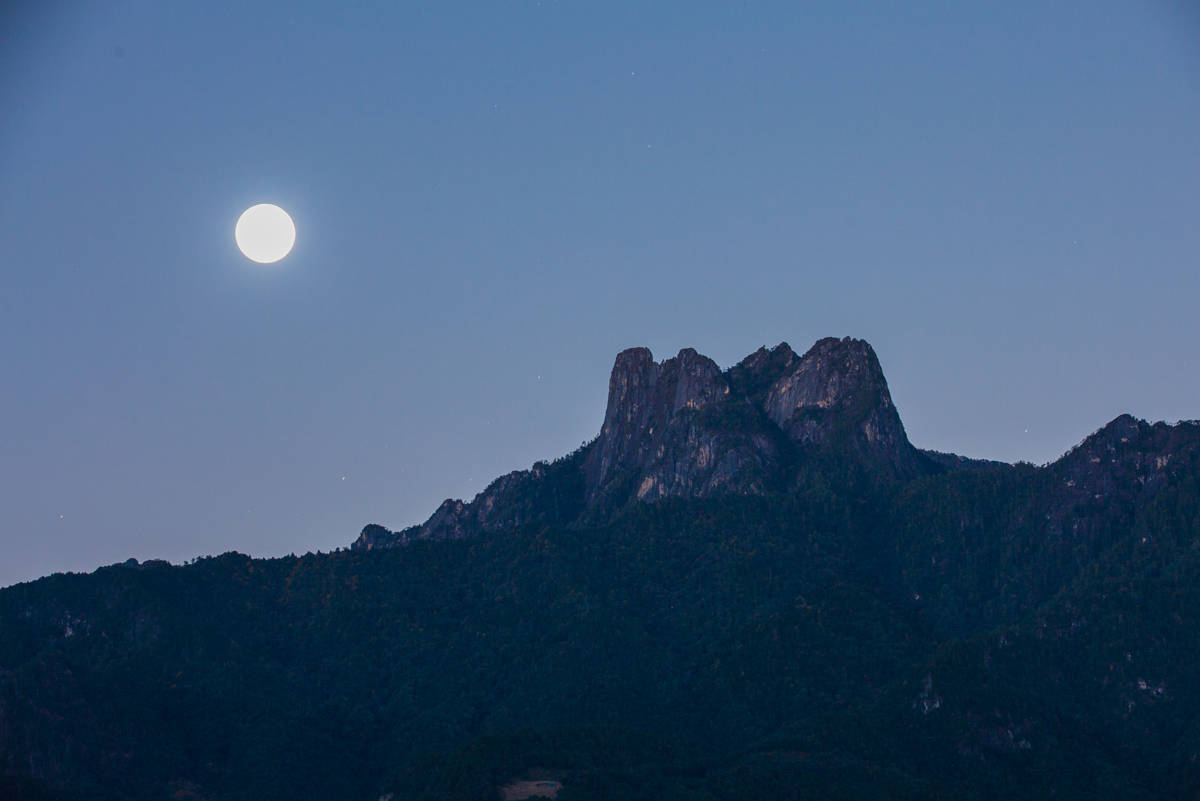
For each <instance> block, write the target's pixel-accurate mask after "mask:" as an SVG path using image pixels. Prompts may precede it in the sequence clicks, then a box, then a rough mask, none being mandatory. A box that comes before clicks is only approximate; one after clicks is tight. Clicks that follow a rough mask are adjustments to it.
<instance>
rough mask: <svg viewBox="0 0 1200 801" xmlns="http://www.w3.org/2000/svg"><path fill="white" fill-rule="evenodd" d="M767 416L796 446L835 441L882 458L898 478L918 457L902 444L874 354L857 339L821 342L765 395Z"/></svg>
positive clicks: (905, 441)
mask: <svg viewBox="0 0 1200 801" xmlns="http://www.w3.org/2000/svg"><path fill="white" fill-rule="evenodd" d="M764 407H765V410H766V413H767V416H768V417H769V418H770V419H771V420H772V421H773V422H774V423H775V424H776V425H777V426H779V427H780V429H782V430H783V431H784V432H785V433H786V434H787V435H788V437H789V438H790V439H792V440H793V441H795V442H797V443H800V444H802V445H813V444H817V445H819V444H823V443H826V442H830V441H831V440H833V439H837V438H839V435H845V436H846V442H845V443H844V444H845V445H847V446H849V447H851V448H853V449H855V450H858V451H860V453H861V454H863V455H865V454H867V453H871V454H873V455H879V456H883V457H884V458H885V459H886V460H887V461H889V462H891V463H892V464H893V465H894V466H895V467H897V468H901V469H902V470H903V471H904V472H911V471H913V470H915V468H916V461H917V459H918V456H917V454H916V451H915V450H914V449H913V448H912V446H911V445H909V443H908V437H907V436H906V435H905V433H904V425H903V424H902V423H901V422H900V415H899V414H898V413H897V412H896V407H895V405H894V404H893V403H892V396H891V393H890V392H889V391H888V386H887V381H886V380H885V379H884V377H883V369H882V368H881V367H880V366H879V359H878V357H877V356H876V355H875V350H874V349H873V348H872V347H871V346H870V345H869V344H867V343H866V342H865V341H863V340H861V339H851V338H850V337H846V338H845V339H835V338H832V337H830V338H827V339H822V340H820V341H819V342H817V343H816V344H815V345H813V346H812V347H811V348H810V349H809V350H808V352H807V353H805V354H804V356H803V357H802V358H800V359H799V360H798V361H797V362H796V364H795V366H794V368H793V369H792V370H791V371H790V372H789V373H787V374H786V375H784V376H782V377H780V378H779V379H778V380H777V381H775V383H774V384H772V385H771V387H770V389H769V390H767V394H766V398H765V400H764Z"/></svg>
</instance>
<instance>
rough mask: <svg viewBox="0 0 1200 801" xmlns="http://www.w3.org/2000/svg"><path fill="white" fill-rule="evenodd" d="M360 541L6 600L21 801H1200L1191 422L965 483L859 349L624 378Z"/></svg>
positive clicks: (4, 706) (658, 369)
mask: <svg viewBox="0 0 1200 801" xmlns="http://www.w3.org/2000/svg"><path fill="white" fill-rule="evenodd" d="M355 545H356V547H355V548H354V549H352V550H347V551H341V552H337V553H332V554H322V555H313V554H310V555H307V556H305V557H301V558H295V557H291V558H284V559H269V560H255V559H250V558H248V557H245V556H241V555H239V554H232V553H231V554H225V555H223V556H220V557H216V558H206V559H201V560H198V561H196V562H194V563H192V564H188V565H183V566H170V565H167V564H165V563H145V564H138V563H136V562H132V561H131V562H130V563H126V564H125V565H117V566H113V567H108V568H102V569H100V570H98V571H96V572H95V573H92V574H90V575H57V576H51V577H49V578H45V579H42V580H40V581H37V582H32V583H29V584H22V585H18V586H15V587H10V588H7V589H4V590H0V775H2V778H0V798H14V799H21V798H31V799H32V798H45V799H78V798H87V799H101V800H103V799H156V800H157V799H180V800H181V801H182V800H185V799H192V800H193V801H195V800H197V799H221V800H222V801H224V800H225V799H339V800H341V799H346V800H348V801H353V800H354V799H370V800H371V801H375V799H379V798H381V797H387V796H388V795H389V794H391V795H392V797H393V798H394V799H396V800H397V801H398V800H399V799H410V798H412V799H495V798H499V797H501V790H500V788H502V787H503V786H505V785H506V784H508V783H510V782H512V781H514V780H517V779H539V778H540V779H544V780H547V781H551V782H557V783H560V784H561V790H559V791H558V798H559V799H564V800H565V801H570V799H641V798H645V799H685V798H686V799H702V800H706V801H707V800H711V801H716V800H718V799H720V800H722V801H739V800H740V799H810V798H811V799H873V800H874V799H926V798H956V799H958V798H961V799H1011V798H1088V799H1094V798H1111V799H1164V798H1165V799H1197V798H1200V793H1198V792H1197V791H1198V790H1200V764H1198V760H1200V659H1198V657H1200V425H1195V424H1189V423H1181V424H1179V425H1175V426H1167V425H1164V424H1156V425H1149V424H1147V423H1144V422H1142V421H1138V420H1135V419H1133V418H1130V417H1120V418H1117V419H1116V420H1114V421H1113V422H1111V423H1109V424H1108V425H1107V426H1105V427H1104V428H1103V429H1101V430H1100V431H1098V432H1097V433H1096V434H1094V435H1093V436H1091V437H1089V438H1088V439H1087V440H1085V442H1083V443H1082V444H1081V445H1080V446H1078V447H1077V448H1075V449H1074V450H1072V451H1071V452H1070V453H1068V454H1067V455H1065V456H1064V457H1063V458H1062V459H1060V460H1059V461H1057V462H1055V463H1054V464H1052V465H1049V466H1046V467H1041V468H1037V467H1032V466H1030V465H1016V466H1011V465H1002V464H996V463H986V462H976V461H972V460H964V459H961V458H959V457H955V456H951V455H946V454H933V453H928V452H922V451H919V450H917V449H915V448H913V447H912V446H911V445H910V444H909V443H908V440H907V438H906V437H905V435H904V430H903V426H902V425H901V424H900V420H899V417H898V416H897V415H896V413H895V409H894V407H893V406H892V403H891V399H890V396H889V395H888V393H887V386H886V383H885V382H884V380H883V375H882V371H880V370H879V368H878V363H877V362H876V360H875V357H874V354H873V352H871V350H870V348H869V346H867V345H866V344H865V343H861V342H856V341H853V340H823V341H822V342H820V343H817V345H816V346H814V348H813V349H812V350H810V351H809V352H808V353H807V354H805V355H804V356H803V357H801V356H797V355H796V354H794V353H792V351H791V350H790V349H788V348H787V347H786V346H780V347H778V348H775V349H773V350H771V351H767V350H762V351H759V352H758V353H756V354H753V355H752V356H750V357H748V358H747V359H746V360H745V361H743V362H742V363H741V364H739V365H737V366H735V367H733V368H731V369H730V370H727V371H721V370H719V369H718V368H717V367H716V366H715V365H714V364H713V363H712V362H711V361H709V360H707V359H705V358H704V357H702V356H699V355H698V354H696V353H695V352H694V351H683V352H681V353H680V354H679V356H678V357H676V358H675V359H669V360H667V361H665V362H663V363H661V364H659V363H655V362H654V361H653V359H652V358H651V357H650V354H649V352H648V351H644V350H634V351H626V352H625V353H623V354H621V355H620V356H619V357H618V360H617V365H616V367H615V368H614V373H613V379H612V382H611V385H610V393H609V408H608V412H607V413H606V416H605V421H604V425H603V428H602V431H601V434H600V436H599V437H598V438H597V439H596V440H595V441H594V442H592V443H590V444H589V445H588V446H585V447H584V448H582V449H581V450H580V451H577V452H576V453H574V454H572V455H570V456H568V457H565V458H563V459H560V460H558V461H556V462H554V463H549V464H546V463H541V464H539V465H536V466H535V467H534V468H533V469H532V470H529V471H524V472H521V473H514V474H511V475H509V476H506V477H503V478H501V479H499V480H498V481H497V482H495V483H494V484H493V485H492V486H491V487H489V488H488V489H487V490H485V491H484V493H481V495H480V496H479V497H477V498H476V499H475V500H474V501H472V502H471V503H461V502H457V501H448V502H447V503H446V504H443V506H442V507H441V508H440V509H439V510H438V512H437V513H435V515H434V516H433V517H432V518H431V519H430V521H429V522H427V523H425V524H423V525H422V526H419V527H414V528H413V529H408V530H406V531H401V532H391V531H388V530H387V529H385V528H383V527H381V526H368V527H367V528H366V529H364V531H363V534H362V535H361V536H360V538H359V540H358V541H357V542H356V544H355Z"/></svg>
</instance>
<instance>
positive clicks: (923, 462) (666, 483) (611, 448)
mask: <svg viewBox="0 0 1200 801" xmlns="http://www.w3.org/2000/svg"><path fill="white" fill-rule="evenodd" d="M820 452H824V453H830V452H836V453H840V454H843V455H848V456H850V457H851V458H854V459H858V460H864V459H865V460H869V461H870V462H871V464H872V465H873V466H876V467H878V466H883V467H885V468H886V469H889V470H891V471H892V472H894V474H896V475H897V477H910V476H913V475H917V474H919V473H920V472H922V471H929V470H941V469H945V468H944V467H941V466H939V465H938V464H937V463H935V462H934V461H933V460H931V459H929V458H927V457H924V456H922V455H921V454H920V453H919V452H918V451H917V450H916V449H914V448H913V447H912V445H910V444H909V442H908V438H907V437H906V436H905V433H904V426H903V424H901V422H900V416H899V415H898V414H897V412H896V408H895V406H894V405H893V404H892V399H891V395H890V394H889V392H888V388H887V382H886V380H885V379H884V377H883V370H882V369H881V368H880V366H879V360H878V359H877V358H876V356H875V351H874V350H872V348H871V346H870V345H868V344H867V343H866V342H864V341H862V340H857V339H850V338H846V339H832V338H831V339H822V340H821V341H819V342H817V343H816V344H815V345H813V347H812V348H810V349H809V351H808V352H807V353H805V354H804V355H803V356H797V355H796V353H795V352H794V351H793V350H792V349H791V348H790V347H789V346H788V344H787V343H786V342H784V343H781V344H779V345H777V346H776V347H774V348H771V349H769V350H768V349H766V348H760V349H759V350H757V351H756V352H754V353H752V354H750V355H749V356H747V357H746V358H745V359H743V360H742V361H741V362H739V363H738V364H736V365H734V366H733V367H732V368H730V369H729V370H726V371H722V370H721V368H720V367H718V366H717V364H716V362H714V361H713V360H712V359H710V358H708V357H707V356H702V355H701V354H699V353H697V352H696V351H695V350H693V349H691V348H685V349H683V350H681V351H680V352H679V353H678V354H677V355H676V356H675V357H673V358H670V359H666V360H664V361H662V362H656V361H655V360H654V357H653V355H652V354H651V353H650V351H649V350H648V349H646V348H630V349H628V350H625V351H622V352H621V353H619V354H618V355H617V359H616V363H615V364H614V365H613V370H612V375H611V377H610V379H609V385H608V407H607V409H606V411H605V414H604V423H603V425H602V426H601V429H600V435H599V436H598V437H597V438H596V439H595V440H594V441H593V442H592V443H590V444H589V445H587V446H586V447H585V448H583V449H582V450H580V451H578V452H577V453H575V454H572V455H571V456H569V457H566V458H565V459H562V460H560V461H559V462H556V463H554V465H547V464H545V463H539V464H537V465H534V467H533V469H531V470H526V471H520V472H516V473H510V474H508V475H507V476H503V477H501V478H499V479H497V480H496V481H494V482H493V483H492V484H491V485H490V486H489V487H488V488H487V489H485V490H484V491H483V492H481V493H480V494H479V495H478V496H476V497H475V499H474V500H473V501H471V502H470V503H464V502H463V501H460V500H447V501H446V502H444V503H443V504H442V505H441V506H440V507H439V508H438V510H437V511H436V512H435V513H434V514H433V516H432V517H430V519H429V520H428V521H426V522H425V523H424V524H423V525H421V526H417V527H414V528H411V529H406V530H405V531H403V532H389V531H387V530H386V529H382V527H378V526H374V525H372V526H368V527H367V528H365V529H363V533H362V534H361V535H360V536H359V539H358V540H357V541H356V542H355V547H357V548H378V547H387V546H389V545H396V544H403V543H404V542H407V541H409V540H412V539H427V538H437V539H443V538H457V537H465V536H471V535H473V534H476V533H484V532H489V531H499V530H504V529H510V528H515V527H517V526H521V525H524V524H527V523H532V522H537V521H538V520H548V519H550V518H553V519H555V520H557V521H558V522H572V521H576V520H578V521H584V522H588V521H596V520H599V519H603V518H604V517H606V516H608V515H609V514H611V513H612V512H613V511H614V510H616V509H618V508H620V507H622V506H624V505H625V504H627V503H632V502H649V501H655V500H659V499H662V498H667V497H672V496H687V497H705V496H710V495H716V494H721V493H743V494H759V493H763V492H767V491H770V490H772V489H782V488H784V487H786V485H787V483H788V481H789V479H790V472H789V471H790V470H791V469H792V468H793V467H794V466H795V464H797V462H798V461H802V460H804V459H805V458H806V457H811V456H812V455H814V454H816V453H820ZM552 473H553V475H552ZM548 487H552V488H551V489H548ZM380 529H382V531H381V530H380Z"/></svg>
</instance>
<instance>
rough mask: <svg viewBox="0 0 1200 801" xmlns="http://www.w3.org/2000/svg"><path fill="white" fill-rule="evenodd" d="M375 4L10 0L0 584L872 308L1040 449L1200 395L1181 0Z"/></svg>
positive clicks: (484, 477)
mask: <svg viewBox="0 0 1200 801" xmlns="http://www.w3.org/2000/svg"><path fill="white" fill-rule="evenodd" d="M362 5H364V6H369V5H375V4H362ZM378 5H381V6H385V8H382V9H380V8H370V7H361V6H360V5H358V4H353V5H350V6H347V5H343V4H334V3H319V4H318V3H305V2H286V3H285V2H278V3H256V4H248V3H241V2H238V3H233V2H217V1H215V0H204V2H172V3H162V2H159V1H158V0H155V1H154V2H109V3H96V4H74V3H58V2H39V3H33V2H21V1H20V0H18V2H16V3H6V4H4V6H3V10H0V367H2V371H3V372H2V376H3V377H2V380H0V420H3V437H2V438H0V488H2V489H0V544H2V548H3V550H2V552H0V585H3V584H9V583H12V582H16V581H21V580H26V579H30V578H33V577H36V576H39V575H43V574H46V573H50V572H54V571H60V570H90V569H92V568H94V567H96V566H97V565H101V564H107V563H111V562H114V561H120V560H124V559H125V558H127V557H130V556H134V557H137V558H139V559H147V558H166V559H170V560H172V561H182V560H185V559H189V558H191V557H193V556H198V555H204V554H217V553H221V552H223V551H226V550H230V549H236V550H240V551H243V552H247V553H251V554H254V555H258V556H270V555H278V554H285V553H289V552H296V553H302V552H305V551H308V550H330V549H332V548H335V547H339V546H344V545H347V544H349V542H350V541H351V540H353V539H354V537H355V536H356V535H357V533H358V530H359V529H360V528H361V527H362V525H363V524H365V523H367V522H372V521H375V522H380V523H383V524H385V525H388V526H389V527H392V528H399V527H402V526H404V525H408V524H411V523H414V522H418V521H421V520H424V519H425V518H426V517H427V516H428V515H429V514H430V513H431V512H432V511H433V510H434V508H435V507H436V506H437V504H438V503H439V502H440V501H441V500H442V499H443V498H446V497H464V498H469V497H471V496H473V495H474V494H475V493H476V492H477V491H479V490H480V489H482V488H483V487H484V486H485V485H486V484H487V482H488V481H490V480H491V479H492V478H494V477H496V476H497V475H500V474H502V473H505V472H507V471H510V470H514V469H520V468H526V467H528V466H529V465H530V464H531V463H533V462H534V461H536V460H538V459H542V458H545V459H551V458H554V457H556V456H559V455H562V454H565V453H567V452H569V451H571V450H573V449H574V448H576V447H578V446H579V445H580V444H581V443H582V442H583V441H585V440H588V439H590V438H591V437H593V436H594V435H595V434H596V433H597V432H598V431H599V428H600V423H601V420H602V417H603V412H604V402H605V394H606V390H607V382H608V372H609V369H610V367H611V365H612V360H613V357H614V355H615V354H616V353H617V352H618V351H619V350H621V349H622V348H626V347H630V346H633V345H646V346H648V347H650V348H651V349H652V350H653V351H654V353H655V355H656V357H658V358H665V357H668V356H671V355H674V353H675V352H676V351H678V349H680V348H681V347H685V346H692V347H695V348H697V349H698V350H699V351H701V352H702V353H705V354H707V355H709V356H712V357H713V358H714V359H716V360H717V362H718V363H719V364H721V365H722V366H729V365H731V364H733V363H735V362H736V361H738V360H739V359H740V358H741V357H743V356H744V355H746V354H748V353H749V352H751V351H753V350H754V349H755V348H757V347H758V346H760V345H774V344H776V343H778V342H780V341H783V340H786V341H788V342H789V343H791V345H792V346H793V347H794V348H795V349H796V350H797V351H800V352H803V351H804V350H805V349H807V348H808V347H809V346H810V345H811V344H812V342H813V341H815V340H816V339H818V338H820V337H823V336H856V337H862V338H865V339H867V340H868V341H870V342H871V343H872V344H873V345H874V347H875V349H876V351H877V352H878V354H879V356H880V359H881V361H882V363H883V367H884V371H885V373H886V374H887V376H888V380H889V382H890V385H891V389H892V395H893V398H894V399H895V401H896V404H897V406H898V408H899V411H900V414H901V416H902V418H903V420H904V422H905V425H906V427H907V430H908V433H909V436H910V438H911V439H912V441H913V443H914V444H916V445H917V446H919V447H928V448H936V449H939V450H948V451H955V452H958V453H962V454H966V455H969V456H976V457H987V458H994V459H1003V460H1007V461H1016V460H1021V459H1024V460H1028V461H1032V462H1035V463H1041V462H1045V461H1048V460H1051V459H1054V458H1056V457H1057V456H1058V455H1060V454H1061V453H1062V452H1063V451H1065V450H1066V449H1068V448H1069V447H1071V446H1072V445H1073V444H1075V443H1076V442H1078V441H1079V440H1080V439H1082V438H1083V437H1084V436H1085V435H1087V434H1088V433H1089V432H1091V431H1093V430H1095V429H1096V428H1098V427H1100V426H1101V425H1103V424H1104V423H1105V422H1107V421H1108V420H1110V419H1111V418H1113V417H1114V416H1116V415H1117V414H1119V413H1121V412H1131V413H1133V414H1135V415H1137V416H1139V417H1145V418H1148V419H1151V420H1157V419H1166V420H1169V421H1174V420H1176V419H1180V418H1196V417H1200V359H1198V357H1197V345H1198V343H1200V314H1198V313H1197V308H1198V307H1200V301H1198V298H1200V269H1198V258H1197V254H1198V253H1200V205H1198V191H1197V190H1198V188H1200V11H1197V10H1196V8H1195V6H1194V5H1193V4H1192V3H1191V2H1189V1H1188V0H1179V1H1178V2H1173V1H1172V0H1141V1H1139V0H1124V1H1123V2H1118V1H1116V0H1088V2H1082V1H1081V2H1056V3H1046V2H1044V0H1013V1H1012V2H1006V3H992V4H986V5H989V6H991V7H990V8H989V9H986V10H980V9H979V8H967V7H968V6H979V5H985V4H969V3H961V2H913V3H895V2H893V0H874V1H873V2H857V3H846V2H840V1H839V2H828V3H819V2H818V3H795V2H778V3H774V2H745V3H741V2H698V1H697V0H692V1H691V2H686V3H683V2H681V3H647V2H645V0H639V2H628V3H626V2H612V1H611V0H606V2H591V3H582V2H550V0H542V2H540V3H538V2H487V3H465V2H463V3H455V2H433V3H393V4H378ZM262 202H266V203H275V204H278V205H280V206H282V207H283V208H285V209H287V210H288V211H289V212H290V213H291V215H292V217H293V218H294V220H295V223H296V228H297V232H298V233H297V241H296V246H295V249H294V251H293V252H292V253H291V255H290V256H288V257H287V258H286V259H284V260H283V261H281V262H279V263H277V264H274V265H259V264H255V263H253V262H251V261H249V260H247V259H246V258H244V257H243V256H242V255H241V254H240V253H239V252H238V250H237V248H236V246H235V244H234V239H233V227H234V222H235V221H236V220H237V218H238V215H239V214H240V213H241V212H242V210H244V209H245V208H247V207H248V206H251V205H253V204H256V203H262Z"/></svg>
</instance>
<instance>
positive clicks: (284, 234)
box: [233, 203, 296, 264]
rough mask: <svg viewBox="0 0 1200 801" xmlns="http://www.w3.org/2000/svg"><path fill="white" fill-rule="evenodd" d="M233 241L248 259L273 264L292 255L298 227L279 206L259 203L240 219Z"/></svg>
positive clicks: (245, 212)
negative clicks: (235, 241)
mask: <svg viewBox="0 0 1200 801" xmlns="http://www.w3.org/2000/svg"><path fill="white" fill-rule="evenodd" d="M233 238H234V239H236V240H237V246H238V250H240V251H242V253H243V254H244V255H245V256H246V258H247V259H250V261H256V262H258V263H259V264H271V263H273V262H277V261H279V260H280V259H282V258H283V257H284V256H286V255H287V254H289V253H291V252H292V245H294V244H296V225H295V224H294V223H293V222H292V218H291V217H289V216H288V213H287V212H286V211H284V210H283V209H281V208H279V207H278V206H274V205H272V204H270V203H259V204H258V205H257V206H251V207H250V208H248V209H246V210H245V211H243V212H242V216H241V217H238V221H237V226H236V227H235V228H234V229H233Z"/></svg>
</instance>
